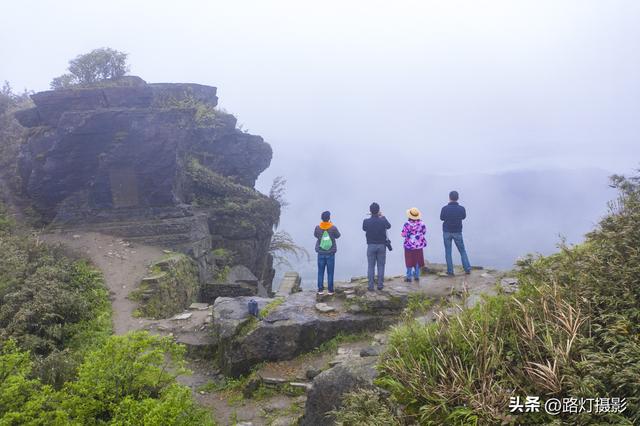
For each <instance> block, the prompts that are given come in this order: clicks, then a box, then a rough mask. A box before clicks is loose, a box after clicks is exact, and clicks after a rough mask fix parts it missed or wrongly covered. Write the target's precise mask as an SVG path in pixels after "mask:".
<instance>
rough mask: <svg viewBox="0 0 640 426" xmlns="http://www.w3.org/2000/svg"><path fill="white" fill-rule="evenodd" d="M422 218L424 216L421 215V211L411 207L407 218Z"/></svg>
mask: <svg viewBox="0 0 640 426" xmlns="http://www.w3.org/2000/svg"><path fill="white" fill-rule="evenodd" d="M421 216H422V215H421V214H420V210H418V209H417V208H415V207H411V208H410V209H409V210H407V217H408V218H409V219H413V220H418V219H420V217H421Z"/></svg>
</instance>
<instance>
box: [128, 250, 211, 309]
mask: <svg viewBox="0 0 640 426" xmlns="http://www.w3.org/2000/svg"><path fill="white" fill-rule="evenodd" d="M149 272H150V273H149V275H148V276H146V277H145V278H143V279H142V282H141V283H140V286H139V287H138V288H137V289H136V290H135V291H134V292H132V293H131V294H130V295H129V297H130V298H131V299H133V300H137V301H139V302H140V306H139V307H138V313H139V314H141V315H142V316H144V317H147V318H167V317H170V316H171V315H174V314H177V313H179V312H182V311H183V310H184V309H185V308H186V307H187V306H189V305H191V303H192V302H193V301H194V300H195V299H196V297H197V296H198V290H199V287H200V286H199V283H198V269H197V267H196V265H195V262H193V261H192V260H191V259H190V258H189V257H188V256H185V255H184V254H178V253H175V254H169V255H167V256H166V257H165V258H164V259H161V260H159V261H157V262H155V263H154V264H153V265H151V267H150V271H149Z"/></svg>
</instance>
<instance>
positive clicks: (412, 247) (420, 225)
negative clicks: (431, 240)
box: [401, 207, 427, 283]
mask: <svg viewBox="0 0 640 426" xmlns="http://www.w3.org/2000/svg"><path fill="white" fill-rule="evenodd" d="M420 217H421V215H420V210H418V209H417V208H415V207H413V208H410V209H409V210H407V218H408V220H407V222H406V223H405V224H404V226H403V227H402V233H401V235H402V236H403V237H404V264H405V266H406V267H407V276H406V277H405V279H404V280H405V282H408V283H410V282H411V276H412V275H413V280H414V281H420V268H422V267H423V266H424V253H423V250H422V249H424V248H425V247H426V246H427V240H426V238H425V236H426V234H427V227H426V226H425V224H424V222H423V221H422V220H421V219H420Z"/></svg>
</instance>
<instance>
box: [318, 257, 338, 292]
mask: <svg viewBox="0 0 640 426" xmlns="http://www.w3.org/2000/svg"><path fill="white" fill-rule="evenodd" d="M335 267H336V255H335V254H318V291H324V270H325V268H326V269H327V285H328V287H329V293H333V271H334V270H335Z"/></svg>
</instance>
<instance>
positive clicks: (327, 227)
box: [313, 211, 340, 295]
mask: <svg viewBox="0 0 640 426" xmlns="http://www.w3.org/2000/svg"><path fill="white" fill-rule="evenodd" d="M320 218H321V219H322V222H320V225H318V226H316V229H315V231H314V232H313V235H314V236H315V237H316V240H317V241H316V253H318V294H324V270H325V269H326V270H327V286H328V288H329V293H328V294H329V295H333V271H334V270H335V266H336V251H337V250H338V247H337V246H336V238H340V231H338V228H336V227H335V225H334V224H333V223H331V213H330V212H328V211H326V212H322V215H321V216H320Z"/></svg>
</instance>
